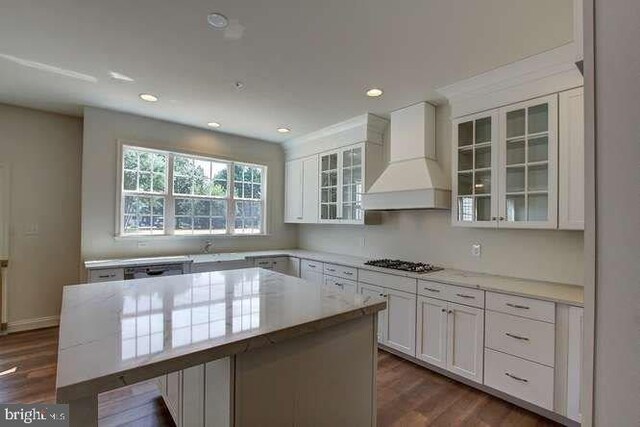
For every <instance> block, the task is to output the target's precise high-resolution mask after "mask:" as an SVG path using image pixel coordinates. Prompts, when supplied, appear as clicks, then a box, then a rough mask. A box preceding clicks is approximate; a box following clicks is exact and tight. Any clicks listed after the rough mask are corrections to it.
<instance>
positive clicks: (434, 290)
mask: <svg viewBox="0 0 640 427" xmlns="http://www.w3.org/2000/svg"><path fill="white" fill-rule="evenodd" d="M423 289H424V290H425V291H429V292H436V293H439V292H440V289H433V288H426V287H425V288H423Z"/></svg>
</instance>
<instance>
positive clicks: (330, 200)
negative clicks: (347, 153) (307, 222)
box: [320, 151, 340, 222]
mask: <svg viewBox="0 0 640 427" xmlns="http://www.w3.org/2000/svg"><path fill="white" fill-rule="evenodd" d="M339 159H340V151H333V152H330V153H325V154H322V155H320V222H337V220H338V219H339V215H338V207H339V205H340V202H339V198H338V192H339V190H340V185H339V175H340V166H339V165H338V161H339Z"/></svg>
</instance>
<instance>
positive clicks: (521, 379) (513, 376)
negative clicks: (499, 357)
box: [504, 372, 529, 383]
mask: <svg viewBox="0 0 640 427" xmlns="http://www.w3.org/2000/svg"><path fill="white" fill-rule="evenodd" d="M504 374H505V375H506V376H508V377H509V378H513V379H514V380H516V381H520V382H521V383H528V382H529V380H525V379H524V378H520V377H516V376H515V375H513V374H510V373H509V372H505V373H504Z"/></svg>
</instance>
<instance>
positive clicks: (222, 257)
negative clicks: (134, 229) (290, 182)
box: [85, 249, 584, 306]
mask: <svg viewBox="0 0 640 427" xmlns="http://www.w3.org/2000/svg"><path fill="white" fill-rule="evenodd" d="M274 256H293V257H298V258H304V259H309V260H313V261H317V262H323V263H331V264H339V265H345V266H349V267H355V268H360V269H366V270H371V271H377V272H380V273H387V274H393V275H396V276H403V277H410V278H413V279H419V280H431V281H434V282H439V283H445V284H450V285H457V286H464V287H470V288H477V289H483V290H487V291H494V292H501V293H508V294H514V295H520V296H525V297H532V298H539V299H543V300H547V301H553V302H558V303H564V304H570V305H577V306H582V305H583V302H584V289H583V287H582V286H578V285H571V284H564V283H556V282H547V281H540V280H533V279H521V278H516V277H508V276H501V275H495V274H488V273H476V272H469V271H462V270H456V269H450V268H445V269H444V270H441V271H436V272H432V273H412V272H408V271H399V270H391V269H388V268H380V267H373V266H369V265H365V264H364V263H365V262H366V261H367V260H368V259H367V258H362V257H356V256H351V255H342V254H334V253H328V252H316V251H309V250H304V249H275V250H266V251H253V252H232V253H219V254H199V255H189V256H187V258H188V261H187V262H193V263H195V264H198V263H210V262H223V261H240V260H244V259H252V258H262V257H274ZM146 259H153V258H146ZM129 261H130V260H107V261H88V262H85V266H86V267H87V268H98V267H96V266H95V265H96V264H95V263H97V262H103V263H105V264H102V265H103V266H102V267H100V268H109V267H120V266H122V265H121V264H120V262H129ZM128 265H134V264H128ZM138 265H139V264H138Z"/></svg>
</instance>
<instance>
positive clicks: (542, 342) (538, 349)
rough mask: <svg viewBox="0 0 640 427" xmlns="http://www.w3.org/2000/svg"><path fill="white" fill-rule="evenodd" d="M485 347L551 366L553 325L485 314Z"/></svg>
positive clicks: (552, 359) (491, 312) (489, 312)
mask: <svg viewBox="0 0 640 427" xmlns="http://www.w3.org/2000/svg"><path fill="white" fill-rule="evenodd" d="M486 316H487V329H486V344H485V345H486V346H487V347H490V348H492V349H494V350H499V351H501V352H503V353H508V354H511V355H514V356H518V357H521V358H523V359H527V360H531V361H533V362H538V363H542V364H543V365H547V366H554V360H555V326H554V325H553V324H552V323H547V322H541V321H539V320H532V319H525V318H522V317H517V316H512V315H510V314H504V313H496V312H493V311H487V314H486Z"/></svg>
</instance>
